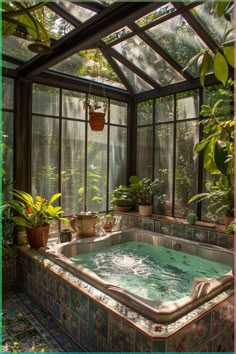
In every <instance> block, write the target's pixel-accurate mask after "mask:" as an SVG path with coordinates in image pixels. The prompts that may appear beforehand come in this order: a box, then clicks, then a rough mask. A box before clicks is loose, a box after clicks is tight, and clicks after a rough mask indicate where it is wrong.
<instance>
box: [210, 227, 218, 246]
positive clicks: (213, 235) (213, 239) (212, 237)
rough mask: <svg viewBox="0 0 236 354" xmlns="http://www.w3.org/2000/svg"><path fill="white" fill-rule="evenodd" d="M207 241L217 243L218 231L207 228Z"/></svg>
mask: <svg viewBox="0 0 236 354" xmlns="http://www.w3.org/2000/svg"><path fill="white" fill-rule="evenodd" d="M208 242H209V243H210V244H212V245H217V244H218V232H216V231H213V230H209V231H208Z"/></svg>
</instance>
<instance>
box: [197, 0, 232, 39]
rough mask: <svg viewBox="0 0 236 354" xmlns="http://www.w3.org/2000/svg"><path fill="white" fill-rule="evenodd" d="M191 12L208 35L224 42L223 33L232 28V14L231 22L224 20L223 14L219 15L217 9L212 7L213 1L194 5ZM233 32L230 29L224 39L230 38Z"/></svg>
mask: <svg viewBox="0 0 236 354" xmlns="http://www.w3.org/2000/svg"><path fill="white" fill-rule="evenodd" d="M191 12H192V14H193V15H194V16H195V17H196V19H197V20H198V21H199V22H200V23H201V25H203V26H204V27H205V28H206V29H207V31H208V32H209V33H210V35H211V36H212V37H213V38H214V39H215V40H216V41H218V42H219V43H222V42H224V36H225V34H226V33H227V32H228V31H229V30H230V29H233V28H234V27H233V16H231V23H230V22H229V21H226V19H225V18H224V16H221V17H219V16H218V15H217V11H216V9H215V8H214V3H212V2H211V1H209V0H208V1H206V2H204V3H203V4H202V5H199V6H197V7H195V8H194V9H193V10H192V11H191ZM233 38H234V33H233V31H231V32H230V33H229V35H228V36H227V38H226V41H229V40H232V39H233Z"/></svg>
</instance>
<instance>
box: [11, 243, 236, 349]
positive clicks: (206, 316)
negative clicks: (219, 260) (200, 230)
mask: <svg viewBox="0 0 236 354" xmlns="http://www.w3.org/2000/svg"><path fill="white" fill-rule="evenodd" d="M17 272H18V283H19V285H20V286H21V287H22V288H23V289H24V290H25V291H26V292H27V293H28V294H30V295H31V296H32V297H33V298H34V299H35V300H36V301H37V302H38V303H39V304H40V305H41V306H42V307H43V308H44V309H45V310H46V311H48V312H49V314H50V315H51V316H53V317H54V319H55V320H56V321H58V323H59V324H60V325H61V326H63V328H64V329H65V331H66V332H67V333H68V334H69V335H70V336H71V337H72V338H73V339H74V340H75V341H76V342H78V344H79V345H80V346H82V347H83V348H84V350H85V351H96V352H104V351H108V352H116V351H122V352H123V351H124V352H145V351H153V352H168V351H172V352H190V351H197V352H199V351H205V352H206V351H224V350H225V351H231V352H233V333H234V326H233V289H229V290H226V291H224V292H222V293H221V294H220V295H218V296H216V297H214V298H213V299H212V300H210V301H208V302H206V303H205V304H203V305H201V306H200V307H198V308H197V309H195V310H193V311H191V312H189V313H188V314H187V315H185V316H183V317H181V318H180V319H178V320H177V321H175V322H173V323H170V324H167V325H163V324H159V323H154V322H153V321H151V320H149V319H147V318H145V317H144V316H141V315H140V314H138V313H136V312H135V311H133V310H131V309H130V308H129V307H127V306H125V305H123V304H121V303H120V302H118V301H116V300H114V299H112V298H111V297H110V296H108V295H106V294H104V293H102V292H101V291H99V290H97V289H95V288H94V287H92V286H91V285H89V284H87V283H86V282H84V281H82V280H80V279H79V278H78V277H76V276H74V275H72V274H71V273H69V272H68V271H65V270H64V269H63V268H61V267H60V266H59V265H56V264H55V263H53V262H52V261H51V260H49V259H47V258H46V257H45V256H44V255H42V254H40V253H39V252H37V251H34V250H30V249H29V248H28V247H27V246H22V247H20V248H19V255H18V264H17Z"/></svg>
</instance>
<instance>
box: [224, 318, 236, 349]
mask: <svg viewBox="0 0 236 354" xmlns="http://www.w3.org/2000/svg"><path fill="white" fill-rule="evenodd" d="M226 333H227V334H226V337H227V338H226V349H227V351H228V352H233V351H234V343H235V342H234V333H235V325H234V324H233V325H231V326H229V327H228V328H226Z"/></svg>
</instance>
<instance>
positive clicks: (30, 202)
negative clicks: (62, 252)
mask: <svg viewBox="0 0 236 354" xmlns="http://www.w3.org/2000/svg"><path fill="white" fill-rule="evenodd" d="M13 195H14V196H15V197H17V198H18V200H12V201H10V202H9V203H8V204H9V205H10V206H11V208H12V209H13V210H15V211H16V212H17V214H18V215H17V216H14V217H13V218H12V220H13V222H14V223H15V224H16V225H20V226H25V227H39V226H44V225H47V224H49V222H50V221H51V220H61V221H63V222H64V223H65V224H68V220H67V219H65V218H62V217H61V214H62V213H63V210H62V208H61V206H53V205H52V203H53V202H54V201H55V200H56V199H58V198H59V197H60V196H61V193H56V194H54V195H52V196H51V198H50V199H49V200H47V199H46V198H42V197H40V196H36V197H35V199H34V198H33V197H32V196H31V195H30V194H28V193H26V192H24V191H19V190H15V191H14V192H13Z"/></svg>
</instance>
